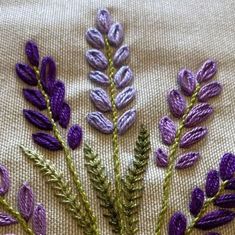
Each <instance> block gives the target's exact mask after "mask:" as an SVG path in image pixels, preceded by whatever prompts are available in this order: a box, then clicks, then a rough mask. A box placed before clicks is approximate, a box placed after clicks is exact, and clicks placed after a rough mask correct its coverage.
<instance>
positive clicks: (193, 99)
mask: <svg viewBox="0 0 235 235" xmlns="http://www.w3.org/2000/svg"><path fill="white" fill-rule="evenodd" d="M199 90H200V85H199V84H197V87H196V89H195V92H194V93H193V95H192V97H191V100H190V103H189V105H188V107H187V109H186V111H185V113H184V116H183V117H182V120H181V121H180V123H179V127H178V130H177V133H176V137H175V140H174V143H173V144H172V146H171V150H170V154H169V164H168V167H167V170H166V173H165V177H164V182H163V199H162V206H161V211H160V213H159V215H158V218H157V225H156V230H155V235H161V229H162V226H163V222H164V217H165V214H166V211H167V208H168V203H169V196H170V186H171V178H172V175H173V169H174V163H175V159H176V151H177V149H178V147H179V141H180V138H181V134H182V132H183V129H184V122H185V119H186V117H187V116H188V114H189V112H190V111H191V109H192V108H193V106H194V105H195V103H196V101H197V95H198V92H199Z"/></svg>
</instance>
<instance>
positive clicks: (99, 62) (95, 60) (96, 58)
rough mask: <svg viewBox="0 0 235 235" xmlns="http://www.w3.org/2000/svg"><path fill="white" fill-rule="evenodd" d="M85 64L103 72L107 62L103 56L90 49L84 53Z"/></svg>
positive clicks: (99, 52)
mask: <svg viewBox="0 0 235 235" xmlns="http://www.w3.org/2000/svg"><path fill="white" fill-rule="evenodd" d="M86 59H87V62H88V63H89V65H90V66H91V67H93V68H94V69H97V70H101V71H103V70H105V69H106V68H107V67H108V61H107V59H106V57H105V55H104V54H103V53H102V52H101V51H98V50H96V49H91V50H88V51H87V52H86Z"/></svg>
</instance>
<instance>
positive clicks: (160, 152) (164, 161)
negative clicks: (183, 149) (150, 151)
mask: <svg viewBox="0 0 235 235" xmlns="http://www.w3.org/2000/svg"><path fill="white" fill-rule="evenodd" d="M154 155H155V162H156V165H157V166H158V167H167V166H168V155H167V153H166V151H165V150H164V149H162V148H159V149H157V150H156V151H155V152H154Z"/></svg>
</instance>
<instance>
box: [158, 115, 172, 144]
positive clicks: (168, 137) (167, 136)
mask: <svg viewBox="0 0 235 235" xmlns="http://www.w3.org/2000/svg"><path fill="white" fill-rule="evenodd" d="M159 130H160V134H161V136H162V141H163V143H164V144H167V145H171V144H172V143H173V141H174V139H175V135H176V126H175V123H174V122H173V121H172V120H171V119H170V118H169V117H167V116H165V117H163V118H162V119H161V120H160V122H159Z"/></svg>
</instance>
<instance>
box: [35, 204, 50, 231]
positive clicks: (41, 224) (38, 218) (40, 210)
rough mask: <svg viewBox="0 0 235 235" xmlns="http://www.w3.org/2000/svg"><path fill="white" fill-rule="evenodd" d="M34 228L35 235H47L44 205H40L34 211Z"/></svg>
mask: <svg viewBox="0 0 235 235" xmlns="http://www.w3.org/2000/svg"><path fill="white" fill-rule="evenodd" d="M32 226H33V231H34V234H35V235H46V230H47V222H46V210H45V208H44V206H43V205H42V204H38V205H37V206H36V207H35V209H34V212H33V221H32Z"/></svg>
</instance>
